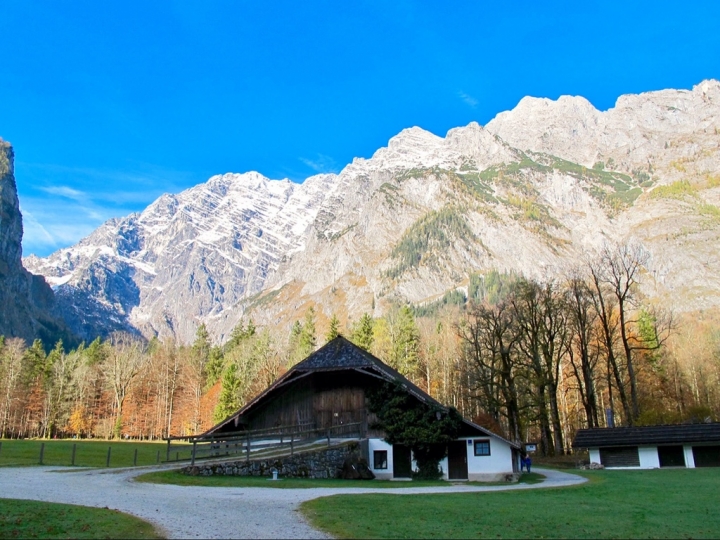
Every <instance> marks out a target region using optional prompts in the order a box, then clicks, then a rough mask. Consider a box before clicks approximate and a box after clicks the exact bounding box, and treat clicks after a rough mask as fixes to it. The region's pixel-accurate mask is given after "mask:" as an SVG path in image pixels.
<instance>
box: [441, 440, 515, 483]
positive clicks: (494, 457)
mask: <svg viewBox="0 0 720 540" xmlns="http://www.w3.org/2000/svg"><path fill="white" fill-rule="evenodd" d="M456 440H458V441H462V442H463V444H464V445H465V452H466V453H467V464H468V480H474V481H481V482H482V481H485V482H488V481H495V480H502V479H503V477H504V476H505V475H506V474H512V472H513V462H512V460H513V456H512V448H511V447H510V445H509V444H508V443H506V442H505V441H502V440H500V439H496V438H495V437H482V436H479V437H473V438H471V439H470V438H464V439H456ZM476 440H478V441H490V455H489V456H476V455H475V443H474V441H476ZM468 441H470V444H468ZM440 467H441V468H442V471H443V479H444V480H447V479H448V459H447V457H446V458H445V459H443V460H442V461H441V462H440Z"/></svg>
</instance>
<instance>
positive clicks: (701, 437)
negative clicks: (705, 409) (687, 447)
mask: <svg viewBox="0 0 720 540" xmlns="http://www.w3.org/2000/svg"><path fill="white" fill-rule="evenodd" d="M701 442H720V422H713V423H707V424H675V425H664V426H638V427H617V428H594V429H581V430H579V431H578V432H577V434H576V435H575V440H574V441H573V447H575V448H602V447H607V446H627V445H642V444H682V443H701Z"/></svg>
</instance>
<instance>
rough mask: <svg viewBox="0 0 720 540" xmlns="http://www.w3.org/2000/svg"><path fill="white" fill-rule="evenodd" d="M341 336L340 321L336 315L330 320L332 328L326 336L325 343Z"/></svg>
mask: <svg viewBox="0 0 720 540" xmlns="http://www.w3.org/2000/svg"><path fill="white" fill-rule="evenodd" d="M339 335H340V320H339V319H338V318H337V315H335V314H334V313H333V314H332V318H331V319H330V328H329V329H328V331H327V334H325V343H328V342H330V341H332V340H333V339H335V338H336V337H338V336H339Z"/></svg>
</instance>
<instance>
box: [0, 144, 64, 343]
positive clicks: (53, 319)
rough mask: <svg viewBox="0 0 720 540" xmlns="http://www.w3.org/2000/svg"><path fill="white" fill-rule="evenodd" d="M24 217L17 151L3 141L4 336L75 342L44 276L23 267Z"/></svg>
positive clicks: (0, 324)
mask: <svg viewBox="0 0 720 540" xmlns="http://www.w3.org/2000/svg"><path fill="white" fill-rule="evenodd" d="M22 235H23V226H22V215H21V214H20V205H19V202H18V196H17V187H16V184H15V175H14V164H13V149H12V146H10V144H9V143H7V142H5V141H3V140H2V139H0V335H3V336H6V337H20V338H23V339H25V340H26V341H28V342H30V341H32V340H33V339H35V338H40V339H42V340H43V341H44V342H45V343H46V345H49V344H52V343H53V342H54V341H56V340H57V339H64V340H65V341H66V342H67V341H71V342H72V341H73V339H72V336H70V334H69V332H68V330H67V328H66V326H65V323H64V322H63V321H62V320H61V319H59V318H58V317H57V316H56V315H55V296H54V294H53V292H52V289H51V288H50V286H49V285H48V284H47V283H46V282H45V279H44V278H42V277H41V276H36V275H34V274H31V273H30V272H28V271H27V270H25V268H23V265H22V261H21V257H22Z"/></svg>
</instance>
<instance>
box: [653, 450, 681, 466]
mask: <svg viewBox="0 0 720 540" xmlns="http://www.w3.org/2000/svg"><path fill="white" fill-rule="evenodd" d="M657 450H658V459H659V461H660V466H661V467H684V466H685V450H684V449H683V447H682V446H679V445H677V446H658V449H657Z"/></svg>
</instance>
